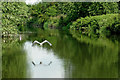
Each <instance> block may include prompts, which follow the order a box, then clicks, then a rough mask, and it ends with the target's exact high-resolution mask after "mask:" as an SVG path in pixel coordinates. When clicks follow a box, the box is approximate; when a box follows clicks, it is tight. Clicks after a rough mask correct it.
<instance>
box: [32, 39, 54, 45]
mask: <svg viewBox="0 0 120 80" xmlns="http://www.w3.org/2000/svg"><path fill="white" fill-rule="evenodd" d="M44 43H48V44H49V45H50V46H52V44H51V43H50V42H49V41H47V40H44V41H43V42H41V43H40V42H39V41H36V40H35V41H34V42H33V44H32V45H34V44H39V45H40V46H42V45H43V44H44Z"/></svg>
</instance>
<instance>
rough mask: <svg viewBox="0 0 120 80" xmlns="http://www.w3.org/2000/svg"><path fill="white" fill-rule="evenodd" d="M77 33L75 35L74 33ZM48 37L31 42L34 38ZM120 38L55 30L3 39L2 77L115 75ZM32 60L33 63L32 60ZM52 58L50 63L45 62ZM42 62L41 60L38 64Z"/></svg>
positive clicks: (116, 75)
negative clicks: (98, 36) (50, 44)
mask: <svg viewBox="0 0 120 80" xmlns="http://www.w3.org/2000/svg"><path fill="white" fill-rule="evenodd" d="M75 36H76V35H74V37H75ZM45 39H46V40H48V41H50V42H51V43H52V47H51V46H49V45H48V44H44V45H43V47H40V46H39V45H34V46H32V42H33V41H34V40H38V41H40V42H41V41H44V40H45ZM119 42H120V39H119V38H118V37H116V38H115V37H114V39H108V38H95V39H94V38H89V37H86V36H79V38H73V36H71V35H69V34H67V33H64V32H58V31H49V32H46V31H40V33H37V34H36V33H34V34H23V35H21V36H20V38H16V39H15V38H14V39H11V40H9V39H3V46H2V48H3V51H2V56H3V64H2V67H3V71H2V76H3V78H118V76H119V75H118V53H119V47H118V45H119V44H120V43H119ZM32 61H33V62H34V63H35V66H34V65H33V64H32ZM50 61H52V63H51V64H50V65H48V64H49V63H50ZM40 62H42V64H40Z"/></svg>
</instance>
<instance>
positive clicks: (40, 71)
mask: <svg viewBox="0 0 120 80" xmlns="http://www.w3.org/2000/svg"><path fill="white" fill-rule="evenodd" d="M24 49H25V51H26V53H27V61H28V65H29V68H28V71H29V72H30V73H31V76H30V77H31V78H53V77H54V78H64V67H63V62H62V60H61V59H59V58H58V57H57V56H55V55H54V52H53V51H52V49H51V50H47V49H46V48H43V47H40V46H38V45H36V46H32V42H25V45H24ZM32 61H33V62H34V63H35V66H34V65H33V64H32ZM51 61H52V63H51V64H50V65H48V64H49V63H50V62H51ZM40 62H42V64H40Z"/></svg>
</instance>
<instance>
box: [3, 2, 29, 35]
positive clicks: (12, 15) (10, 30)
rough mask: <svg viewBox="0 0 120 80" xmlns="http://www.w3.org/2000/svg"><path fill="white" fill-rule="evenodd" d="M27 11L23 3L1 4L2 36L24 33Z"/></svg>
mask: <svg viewBox="0 0 120 80" xmlns="http://www.w3.org/2000/svg"><path fill="white" fill-rule="evenodd" d="M28 10H29V9H28V7H27V5H26V4H25V3H23V2H11V3H9V2H2V28H3V31H2V32H3V35H8V34H15V33H18V32H19V31H24V30H25V26H26V22H27V20H28Z"/></svg>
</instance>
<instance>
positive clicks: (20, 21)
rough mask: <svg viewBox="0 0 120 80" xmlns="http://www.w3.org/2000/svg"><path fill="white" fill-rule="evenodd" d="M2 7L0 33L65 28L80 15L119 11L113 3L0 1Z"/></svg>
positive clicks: (116, 4)
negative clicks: (1, 30) (0, 31)
mask: <svg viewBox="0 0 120 80" xmlns="http://www.w3.org/2000/svg"><path fill="white" fill-rule="evenodd" d="M2 6H3V8H2V12H3V15H2V26H3V35H5V34H10V33H18V32H19V31H26V30H27V29H28V30H30V29H33V28H37V27H39V28H43V29H47V28H60V29H64V30H66V29H69V28H70V25H71V24H72V22H73V21H76V20H77V19H78V18H81V17H83V18H84V17H86V16H97V15H103V14H116V13H118V3H116V2H111V3H110V2H77V3H76V2H65V3H63V2H51V3H38V4H35V5H26V4H25V3H24V2H11V3H9V2H2Z"/></svg>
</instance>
